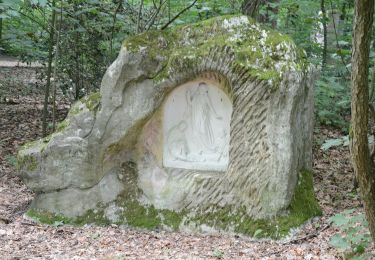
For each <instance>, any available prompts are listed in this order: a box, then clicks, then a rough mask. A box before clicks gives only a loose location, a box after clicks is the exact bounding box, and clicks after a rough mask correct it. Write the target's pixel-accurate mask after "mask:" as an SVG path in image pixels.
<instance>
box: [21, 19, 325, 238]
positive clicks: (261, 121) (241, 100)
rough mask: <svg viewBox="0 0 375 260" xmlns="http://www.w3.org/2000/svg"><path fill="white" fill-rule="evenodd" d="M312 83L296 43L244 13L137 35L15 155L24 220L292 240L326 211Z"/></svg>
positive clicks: (304, 59) (302, 53) (302, 55)
mask: <svg viewBox="0 0 375 260" xmlns="http://www.w3.org/2000/svg"><path fill="white" fill-rule="evenodd" d="M312 74H313V73H312V69H311V67H310V66H309V65H308V63H307V62H306V58H305V54H304V52H303V51H301V50H299V49H298V48H297V47H296V46H295V44H294V43H293V42H292V40H290V39H289V38H288V37H287V36H284V35H281V34H280V33H278V32H275V31H270V30H266V29H264V28H262V27H261V26H260V25H258V24H256V23H254V22H253V21H251V20H249V19H248V18H247V17H245V16H229V17H219V18H215V19H211V20H208V21H204V22H201V23H197V24H193V25H188V26H182V27H177V28H175V29H173V30H171V31H152V32H146V33H143V34H140V35H137V36H135V37H131V38H129V39H127V40H126V41H125V42H124V44H123V46H122V48H121V51H120V54H119V56H118V58H117V59H116V60H115V61H114V63H113V64H112V65H111V66H110V67H109V68H108V70H107V72H106V74H105V75H104V78H103V81H102V85H101V89H100V93H95V94H92V95H91V96H88V97H85V98H83V99H82V100H81V101H79V102H77V103H76V104H75V105H74V106H73V107H72V108H71V110H70V112H69V114H68V116H67V119H66V120H65V121H64V122H63V123H62V124H61V125H60V127H59V130H58V132H56V133H54V134H52V135H51V136H49V137H47V138H44V139H42V140H39V141H36V142H33V143H30V144H27V145H25V146H24V147H23V148H22V149H21V150H20V151H19V155H18V168H19V174H20V176H21V178H22V179H23V181H24V182H25V183H26V185H27V186H28V187H29V188H30V189H32V190H33V191H35V193H36V196H35V199H34V201H33V202H32V204H31V206H30V210H29V211H28V213H27V215H29V216H31V217H34V218H36V219H39V220H40V221H44V222H47V223H48V222H52V221H54V220H55V219H59V220H62V221H64V222H66V223H68V222H69V223H88V222H96V223H118V224H128V225H132V226H140V227H147V228H156V227H158V228H167V229H168V228H171V229H180V230H207V229H210V230H212V229H215V230H225V231H233V232H240V233H245V234H250V235H253V234H254V232H257V235H259V234H260V233H262V235H264V236H272V237H279V236H281V235H283V234H284V235H285V234H286V233H287V231H288V230H289V228H290V227H292V226H296V225H299V224H301V223H303V221H305V220H307V219H308V218H310V217H312V216H314V215H317V214H319V212H320V211H319V207H318V205H317V203H316V200H315V198H314V194H313V190H312V179H311V174H310V173H309V172H308V170H309V169H310V168H311V160H312V154H311V153H312V151H311V149H312V147H311V146H312V129H313V84H312ZM259 230H261V232H260V231H259Z"/></svg>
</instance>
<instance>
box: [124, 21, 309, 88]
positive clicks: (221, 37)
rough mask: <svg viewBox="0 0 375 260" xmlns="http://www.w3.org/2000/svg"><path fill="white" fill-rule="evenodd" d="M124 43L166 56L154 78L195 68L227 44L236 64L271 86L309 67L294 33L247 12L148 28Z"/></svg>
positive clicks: (151, 55) (137, 48) (135, 49)
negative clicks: (283, 31)
mask: <svg viewBox="0 0 375 260" xmlns="http://www.w3.org/2000/svg"><path fill="white" fill-rule="evenodd" d="M181 32H184V33H181ZM123 45H124V46H125V47H126V48H127V50H128V51H130V52H140V51H144V52H146V53H147V55H148V56H149V57H151V58H156V57H159V59H162V60H163V62H164V65H163V68H164V69H163V70H162V71H160V72H159V73H158V75H157V76H156V77H155V78H154V80H155V81H157V82H161V81H163V80H165V79H167V78H169V77H170V76H173V74H174V73H175V71H172V70H171V69H172V68H173V69H175V68H180V69H181V71H184V70H186V69H187V68H190V67H191V68H193V67H194V66H195V65H196V64H198V63H199V62H200V61H202V60H204V59H205V58H206V57H207V56H209V54H210V52H211V51H215V50H216V51H218V50H221V51H222V50H224V49H225V48H228V55H229V56H230V55H232V54H233V57H234V65H235V66H238V67H239V68H242V69H244V70H247V73H248V74H249V76H251V77H254V78H257V79H260V80H266V81H267V82H268V83H269V85H270V86H271V87H275V86H276V85H278V83H279V82H280V80H281V77H282V74H283V73H284V72H286V71H305V70H306V69H307V67H308V66H307V60H306V55H305V53H304V52H303V51H301V50H300V49H298V48H297V47H296V45H295V44H294V43H293V41H292V39H291V38H290V37H288V36H286V35H283V34H280V33H279V32H276V31H273V30H269V29H265V28H263V27H262V26H260V25H258V24H256V23H255V22H254V21H253V20H251V19H250V18H248V17H246V16H221V17H215V18H212V19H209V20H206V21H203V22H199V23H196V24H191V25H185V26H178V27H175V28H174V29H172V30H170V31H163V32H159V31H157V32H155V31H151V32H145V33H143V34H140V35H137V36H135V37H131V38H129V39H127V40H126V41H125V42H124V44H123ZM229 50H230V51H229Z"/></svg>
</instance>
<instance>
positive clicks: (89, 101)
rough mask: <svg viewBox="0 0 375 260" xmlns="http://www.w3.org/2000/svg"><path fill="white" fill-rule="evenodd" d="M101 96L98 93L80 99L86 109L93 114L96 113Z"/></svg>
mask: <svg viewBox="0 0 375 260" xmlns="http://www.w3.org/2000/svg"><path fill="white" fill-rule="evenodd" d="M100 99H101V95H100V93H99V92H94V93H92V94H90V95H89V96H85V97H83V98H82V99H81V102H82V103H84V104H85V105H86V107H87V108H88V109H89V110H90V111H93V112H96V111H98V110H99V108H100Z"/></svg>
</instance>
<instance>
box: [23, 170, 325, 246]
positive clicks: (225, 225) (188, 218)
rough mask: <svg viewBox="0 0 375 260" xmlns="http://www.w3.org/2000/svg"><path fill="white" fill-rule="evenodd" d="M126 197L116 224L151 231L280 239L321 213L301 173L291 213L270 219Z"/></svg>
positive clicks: (98, 219) (97, 214) (90, 217)
mask: <svg viewBox="0 0 375 260" xmlns="http://www.w3.org/2000/svg"><path fill="white" fill-rule="evenodd" d="M127 195H128V194H123V195H120V197H119V199H118V201H119V203H118V206H119V207H120V208H121V209H123V210H122V212H121V213H120V214H119V216H118V217H119V218H118V221H117V224H127V225H129V226H133V227H139V228H145V229H151V230H153V229H162V228H165V227H168V228H170V229H172V230H178V229H179V227H180V226H181V225H189V227H191V226H195V227H196V228H197V229H199V227H200V226H201V225H206V226H209V227H211V228H213V229H216V230H223V231H229V232H235V233H240V234H244V235H248V236H252V237H257V238H263V237H269V238H273V239H280V238H283V237H285V236H286V235H288V234H289V232H290V229H291V228H295V227H298V226H300V225H302V224H303V223H304V222H306V221H307V220H308V219H310V218H312V217H314V216H319V215H321V213H322V212H321V209H320V207H319V204H318V202H317V200H316V198H315V195H314V190H313V179H312V173H311V172H308V171H303V172H301V174H300V176H299V179H298V184H297V186H296V190H295V194H294V196H293V199H292V202H291V205H290V206H289V208H288V214H286V215H284V216H278V217H274V218H270V219H253V218H251V217H249V216H248V215H247V214H246V211H245V209H237V210H235V209H232V208H231V207H225V208H218V209H215V210H211V211H208V212H188V211H182V212H175V211H171V210H165V209H164V210H158V209H156V208H155V207H154V206H147V205H142V204H141V203H139V202H138V201H136V200H133V199H129V197H126V196H127ZM126 198H128V199H126ZM27 216H29V217H32V218H33V219H35V220H37V221H39V222H42V223H46V224H50V225H54V224H56V223H64V224H75V225H83V224H86V223H94V224H98V225H108V224H110V223H111V221H110V220H108V218H107V217H106V216H105V214H104V211H103V210H100V209H99V210H94V211H93V210H90V211H88V212H87V213H86V214H85V215H84V216H80V217H78V218H74V219H71V218H66V217H64V216H61V215H56V214H51V213H47V212H41V211H37V210H34V209H30V210H29V211H28V212H27Z"/></svg>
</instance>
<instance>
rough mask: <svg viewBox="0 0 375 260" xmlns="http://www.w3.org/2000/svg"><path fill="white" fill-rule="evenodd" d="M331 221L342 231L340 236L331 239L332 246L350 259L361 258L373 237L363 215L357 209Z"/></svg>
mask: <svg viewBox="0 0 375 260" xmlns="http://www.w3.org/2000/svg"><path fill="white" fill-rule="evenodd" d="M330 220H331V221H332V223H333V224H334V226H336V227H337V228H338V229H339V230H340V233H339V234H335V235H333V236H332V237H331V239H330V244H331V245H332V246H333V247H335V248H337V249H339V250H342V251H343V252H345V253H346V254H347V255H348V257H350V258H353V257H359V256H361V255H362V254H363V253H364V252H365V249H366V247H368V246H370V244H371V236H370V233H369V231H368V223H367V221H366V218H365V215H364V214H363V213H358V212H356V210H355V209H350V210H345V211H343V212H342V213H339V214H336V215H334V216H333V217H331V219H330Z"/></svg>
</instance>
